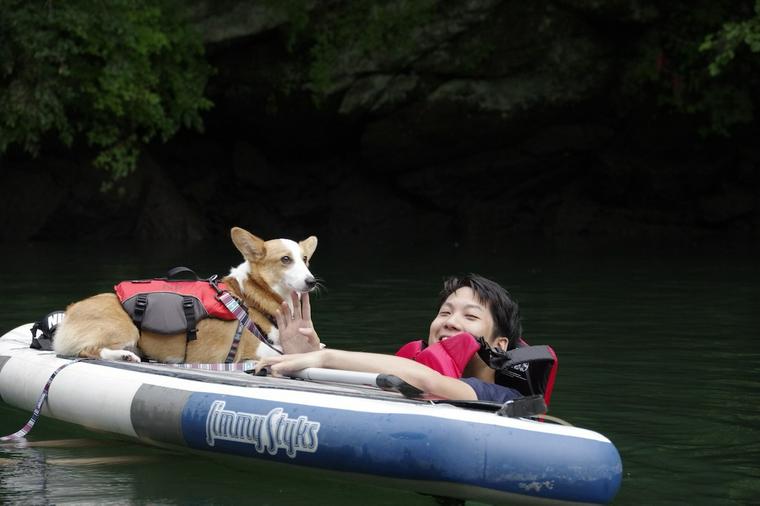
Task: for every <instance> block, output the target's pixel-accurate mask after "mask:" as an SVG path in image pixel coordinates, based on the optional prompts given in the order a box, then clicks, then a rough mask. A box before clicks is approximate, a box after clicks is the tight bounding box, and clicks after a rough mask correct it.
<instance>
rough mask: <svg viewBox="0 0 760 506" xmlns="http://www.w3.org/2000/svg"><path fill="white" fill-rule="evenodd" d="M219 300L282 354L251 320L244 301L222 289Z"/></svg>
mask: <svg viewBox="0 0 760 506" xmlns="http://www.w3.org/2000/svg"><path fill="white" fill-rule="evenodd" d="M217 300H218V301H219V302H221V303H222V304H224V306H225V307H226V308H227V310H228V311H229V312H230V313H232V314H233V315H235V318H237V319H238V321H240V323H242V324H243V326H244V327H245V328H247V329H248V330H249V331H250V332H251V334H253V335H254V336H256V338H257V339H258V340H259V341H261V342H262V343H264V344H265V345H267V346H269V347H270V348H271V349H273V350H274V351H276V352H277V353H278V354H279V355H282V352H281V351H280V350H278V349H277V348H275V347H274V346H273V345H272V343H271V342H270V341H269V339H267V338H266V337H265V336H264V334H262V333H261V330H259V327H258V326H257V325H256V324H255V323H253V321H252V320H251V317H250V316H248V310H247V309H246V307H245V306H244V305H243V303H242V302H240V301H238V300H237V299H235V297H233V296H232V295H230V293H229V292H225V291H222V294H221V295H219V296H217Z"/></svg>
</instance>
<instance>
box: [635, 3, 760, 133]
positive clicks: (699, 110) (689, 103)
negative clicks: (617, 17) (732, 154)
mask: <svg viewBox="0 0 760 506" xmlns="http://www.w3.org/2000/svg"><path fill="white" fill-rule="evenodd" d="M752 4H755V9H756V14H755V17H753V18H751V19H744V20H743V21H731V22H725V20H727V19H735V18H736V17H737V16H740V17H741V16H742V15H744V16H746V15H747V12H748V11H751V5H752ZM752 4H749V7H750V9H747V7H748V2H746V1H744V2H714V1H709V0H703V1H700V2H698V3H696V4H695V3H693V2H688V3H686V2H683V3H681V2H677V3H673V4H671V5H669V7H668V10H667V11H664V12H663V13H662V15H661V19H660V20H658V22H657V23H655V24H654V26H653V27H651V29H650V31H649V33H648V35H647V36H645V37H643V38H642V39H641V41H640V43H639V45H638V51H639V54H638V55H637V56H636V57H635V58H632V60H631V62H629V65H628V67H627V72H626V74H625V76H624V93H625V94H626V96H627V97H629V98H630V97H631V96H633V97H635V98H636V99H637V101H643V100H647V99H648V97H652V96H654V97H655V102H656V106H657V110H658V111H659V112H660V113H667V112H671V113H676V114H681V115H686V116H691V117H693V118H694V124H695V125H697V126H698V128H699V130H700V132H701V133H702V134H703V135H720V136H730V135H731V133H732V132H733V131H735V129H736V128H737V127H738V126H740V125H743V124H748V123H750V122H752V121H753V120H754V109H755V101H756V100H757V99H758V96H757V93H756V92H755V91H754V90H755V89H757V85H758V83H757V75H758V72H757V71H758V70H759V69H758V64H760V60H758V58H756V57H749V55H747V54H745V55H743V57H742V58H741V60H742V61H741V63H740V64H735V65H730V66H729V63H730V62H731V61H732V60H733V59H734V57H735V56H736V55H737V54H738V53H737V51H738V49H739V47H740V46H741V45H743V44H745V43H746V45H747V46H748V47H749V48H750V49H752V48H753V47H758V50H760V46H758V44H759V43H760V39H758V36H757V34H758V33H760V22H758V17H757V16H758V15H757V9H758V6H760V0H752ZM743 12H744V14H742V13H743ZM716 30H717V31H716ZM706 34H707V35H706ZM753 44H755V46H753ZM752 51H753V52H754V51H755V50H754V49H752ZM735 63H736V62H735ZM729 67H732V68H730V69H729Z"/></svg>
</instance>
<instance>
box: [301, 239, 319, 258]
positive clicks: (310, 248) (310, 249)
mask: <svg viewBox="0 0 760 506" xmlns="http://www.w3.org/2000/svg"><path fill="white" fill-rule="evenodd" d="M298 245H299V246H300V247H301V251H303V253H304V255H306V259H307V260H309V259H311V255H313V254H314V250H315V249H317V236H315V235H312V236H309V237H308V238H307V239H304V240H303V241H301V242H299V243H298Z"/></svg>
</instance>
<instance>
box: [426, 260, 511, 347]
mask: <svg viewBox="0 0 760 506" xmlns="http://www.w3.org/2000/svg"><path fill="white" fill-rule="evenodd" d="M465 287H467V288H470V289H471V290H472V291H473V292H475V295H476V296H477V298H478V300H479V301H480V302H482V303H484V304H485V305H486V306H487V307H488V309H489V310H490V311H491V317H492V318H493V322H494V329H493V331H494V335H493V336H484V337H487V338H489V339H490V338H493V337H496V336H504V337H507V338H508V339H509V348H510V349H512V348H514V347H515V346H516V345H517V341H518V340H519V339H520V338H521V337H522V324H521V323H520V308H519V306H518V305H517V301H515V300H513V299H512V296H511V295H510V294H509V292H508V291H507V290H506V289H505V288H504V287H503V286H501V285H500V284H498V283H495V282H493V281H491V280H490V279H486V278H484V277H483V276H479V275H477V274H466V275H464V276H452V277H450V278H448V279H446V280H445V281H444V282H443V290H441V297H440V301H439V303H438V307H440V306H442V305H443V303H444V302H446V299H447V298H448V297H449V295H451V294H452V293H454V292H455V291H457V290H459V289H460V288H465ZM475 337H478V336H475Z"/></svg>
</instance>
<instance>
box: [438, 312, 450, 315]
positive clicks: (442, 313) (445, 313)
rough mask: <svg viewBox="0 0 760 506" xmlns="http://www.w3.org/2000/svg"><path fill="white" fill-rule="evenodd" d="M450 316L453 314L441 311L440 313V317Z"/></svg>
mask: <svg viewBox="0 0 760 506" xmlns="http://www.w3.org/2000/svg"><path fill="white" fill-rule="evenodd" d="M450 314H451V313H449V312H448V311H441V312H440V313H438V316H449V315H450Z"/></svg>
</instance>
